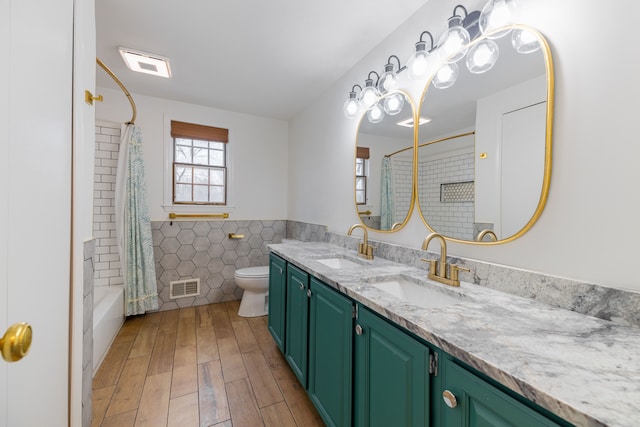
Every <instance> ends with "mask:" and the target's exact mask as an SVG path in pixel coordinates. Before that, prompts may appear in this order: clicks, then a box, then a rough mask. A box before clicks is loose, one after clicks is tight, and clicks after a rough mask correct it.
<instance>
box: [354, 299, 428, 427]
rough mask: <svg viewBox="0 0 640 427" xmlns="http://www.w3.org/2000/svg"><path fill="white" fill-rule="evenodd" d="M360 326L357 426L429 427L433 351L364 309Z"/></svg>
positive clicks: (359, 321)
mask: <svg viewBox="0 0 640 427" xmlns="http://www.w3.org/2000/svg"><path fill="white" fill-rule="evenodd" d="M356 323H357V325H356V334H358V335H357V336H356V339H355V342H356V348H355V352H356V356H355V360H356V365H355V384H354V387H355V399H356V402H355V411H356V414H355V416H356V425H357V426H362V427H365V426H366V427H369V426H371V427H375V426H381V427H383V426H385V427H387V426H421V427H422V426H426V425H428V424H429V407H430V399H429V371H428V360H429V348H428V347H427V346H426V345H424V344H422V343H421V342H419V341H417V340H416V339H414V338H413V337H411V336H409V335H408V334H406V333H405V332H404V331H402V330H400V329H398V328H397V327H395V326H393V325H391V324H390V323H389V322H387V321H385V320H383V319H381V318H379V317H378V316H377V315H375V314H374V313H372V312H370V311H369V310H367V309H366V308H364V307H362V306H360V307H359V314H358V319H357V321H356ZM358 326H359V327H361V328H362V330H361V333H359V331H360V328H359V327H358Z"/></svg>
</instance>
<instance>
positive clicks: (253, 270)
mask: <svg viewBox="0 0 640 427" xmlns="http://www.w3.org/2000/svg"><path fill="white" fill-rule="evenodd" d="M235 276H236V277H269V266H268V265H263V266H260V267H247V268H240V269H238V270H236V272H235Z"/></svg>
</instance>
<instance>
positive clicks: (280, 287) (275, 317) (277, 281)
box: [268, 254, 287, 353]
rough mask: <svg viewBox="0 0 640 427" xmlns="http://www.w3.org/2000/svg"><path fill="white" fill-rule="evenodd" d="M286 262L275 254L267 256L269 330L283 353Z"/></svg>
mask: <svg viewBox="0 0 640 427" xmlns="http://www.w3.org/2000/svg"><path fill="white" fill-rule="evenodd" d="M286 268H287V263H286V262H285V260H283V259H282V258H280V257H279V256H277V255H274V254H271V255H270V256H269V318H268V320H269V325H268V328H269V332H270V333H271V336H273V339H274V340H275V342H276V344H277V345H278V348H279V349H280V351H281V352H282V353H284V338H285V335H284V331H285V307H286V301H287V273H286Z"/></svg>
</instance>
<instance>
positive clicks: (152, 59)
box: [118, 47, 171, 78]
mask: <svg viewBox="0 0 640 427" xmlns="http://www.w3.org/2000/svg"><path fill="white" fill-rule="evenodd" d="M118 50H119V51H120V55H121V56H122V59H123V60H124V62H125V64H127V67H128V68H129V69H130V70H132V71H136V72H138V73H145V74H151V75H153V76H160V77H166V78H169V77H171V67H170V65H169V58H165V57H164V56H160V55H156V54H154V53H149V52H142V51H139V50H133V49H129V48H125V47H120V48H118Z"/></svg>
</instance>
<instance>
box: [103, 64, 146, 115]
mask: <svg viewBox="0 0 640 427" xmlns="http://www.w3.org/2000/svg"><path fill="white" fill-rule="evenodd" d="M96 63H97V64H98V65H99V66H100V67H102V69H103V70H104V71H105V72H106V73H107V74H109V76H110V77H111V78H112V79H113V81H114V82H116V83H117V84H118V86H120V89H122V91H123V92H124V94H125V95H126V96H127V99H128V100H129V103H130V104H131V110H132V111H133V113H132V115H131V120H129V121H128V122H126V124H128V125H133V124H135V122H136V115H137V110H136V103H135V102H133V97H132V96H131V94H130V93H129V91H128V90H127V88H126V87H125V86H124V84H122V82H121V81H120V79H119V78H118V77H117V76H116V75H115V74H114V73H113V71H111V70H110V69H109V67H107V66H106V65H105V64H104V62H102V61H101V60H100V58H96Z"/></svg>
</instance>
